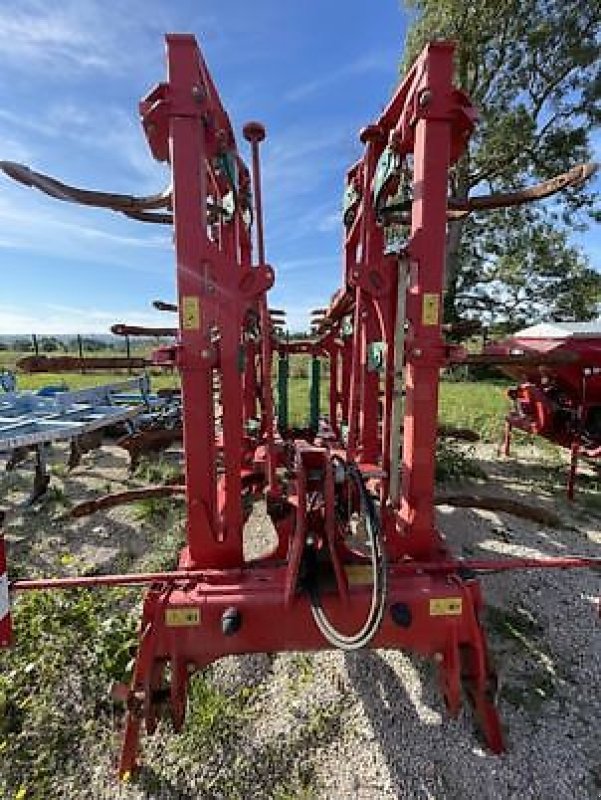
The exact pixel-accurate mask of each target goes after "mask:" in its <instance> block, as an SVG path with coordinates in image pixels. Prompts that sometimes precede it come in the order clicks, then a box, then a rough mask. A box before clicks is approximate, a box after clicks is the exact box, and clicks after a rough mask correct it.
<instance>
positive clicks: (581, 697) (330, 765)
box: [15, 447, 601, 800]
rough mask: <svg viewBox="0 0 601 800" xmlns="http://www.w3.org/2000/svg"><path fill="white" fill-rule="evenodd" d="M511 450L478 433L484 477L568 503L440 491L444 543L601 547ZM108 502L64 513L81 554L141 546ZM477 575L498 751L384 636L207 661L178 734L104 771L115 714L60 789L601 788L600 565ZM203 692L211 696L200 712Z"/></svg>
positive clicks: (229, 792)
mask: <svg viewBox="0 0 601 800" xmlns="http://www.w3.org/2000/svg"><path fill="white" fill-rule="evenodd" d="M518 452H519V453H520V463H519V464H516V463H515V462H509V463H508V462H503V461H498V460H497V459H496V457H495V455H494V452H493V449H492V448H486V447H480V448H479V450H478V457H479V460H480V463H481V464H482V466H483V467H484V469H485V470H486V472H487V474H488V476H489V481H488V482H487V483H486V485H485V486H484V487H483V486H482V485H480V486H479V491H480V492H482V490H483V489H484V490H486V491H490V492H500V493H511V494H512V495H513V496H516V497H518V498H519V497H521V498H523V499H528V500H530V501H531V502H534V501H535V498H534V497H533V495H536V496H537V497H540V502H541V503H544V504H546V505H547V506H549V507H551V508H554V509H555V510H556V511H558V512H559V513H560V514H561V515H562V518H564V519H565V521H566V526H565V528H561V529H549V528H543V527H541V526H540V525H537V524H534V523H530V522H525V521H521V520H516V519H515V518H512V517H509V516H507V515H504V514H495V513H492V512H485V511H472V510H469V509H452V508H450V507H444V506H443V507H441V508H439V524H440V528H441V530H442V531H443V532H444V534H445V535H446V537H447V539H448V542H449V544H450V546H451V548H452V549H453V550H454V551H455V552H457V553H463V554H465V555H474V556H476V557H484V556H486V555H502V554H507V555H518V556H519V555H523V556H530V555H536V556H539V555H540V556H549V555H559V554H568V553H580V554H591V555H600V551H601V522H600V517H599V513H600V510H599V509H600V507H599V506H598V505H596V506H589V505H587V504H586V503H584V501H582V500H579V501H578V502H577V503H576V504H575V505H574V507H569V506H568V504H567V503H566V502H565V501H564V499H563V497H562V496H561V495H559V494H558V493H557V492H555V494H554V495H553V494H551V493H549V492H548V491H543V490H541V491H538V490H537V489H536V485H535V484H534V483H533V479H532V476H533V474H535V473H536V474H537V475H538V472H537V469H538V468H537V466H536V463H535V461H534V458H535V457H536V455H537V453H536V451H535V450H533V449H532V448H531V447H530V448H523V449H522V450H520V449H518ZM107 453H108V455H107V456H105V457H106V458H108V461H107V462H105V463H104V466H103V463H102V458H101V459H100V461H98V459H97V458H94V459H92V457H90V461H89V462H88V463H87V464H86V465H84V466H82V467H81V468H79V478H78V480H80V481H82V483H83V485H82V487H81V493H82V496H85V495H86V493H89V491H90V490H91V489H93V488H96V491H98V490H99V489H98V487H99V486H103V485H104V483H105V482H106V480H107V476H108V479H109V480H110V481H114V482H117V481H119V480H123V475H122V473H121V472H119V470H121V468H122V467H123V464H118V463H116V462H115V458H117V457H116V455H115V453H114V452H113V451H112V449H108V451H107ZM92 463H93V465H94V471H95V472H96V477H95V478H94V477H91V476H90V472H92V470H91V469H90V464H92ZM516 475H517V477H516ZM74 477H75V478H77V476H74ZM96 481H100V483H95V482H96ZM533 486H534V489H533ZM463 488H464V490H465V488H466V487H463ZM116 513H117V512H110V515H103V516H102V521H100V522H99V521H98V517H97V518H96V520H95V521H87V522H86V523H84V524H82V523H78V524H77V525H76V526H75V524H73V525H74V527H73V528H70V527H69V529H68V530H66V532H65V528H64V527H63V528H62V530H63V534H62V535H65V536H67V537H71V538H70V542H71V547H74V546H76V545H77V543H79V545H80V550H79V551H78V552H79V555H81V557H82V558H91V559H92V560H93V559H94V558H95V557H97V555H98V551H99V550H100V548H102V547H104V548H108V549H109V550H111V549H114V550H117V551H118V552H121V550H122V548H124V547H126V548H128V553H129V555H130V556H132V554H133V556H135V555H136V553H137V552H139V547H140V545H139V544H138V545H134V544H132V536H133V534H134V533H139V532H140V526H139V524H137V526H136V523H134V521H133V520H132V518H131V517H128V515H127V512H125V511H121V512H119V513H120V514H122V515H123V516H121V517H120V516H116V517H115V516H114V515H115V514H116ZM15 514H16V512H15ZM109 520H112V523H109ZM254 524H255V526H256V527H255V532H256V531H261V530H262V531H263V535H264V536H265V543H267V541H268V540H269V539H270V533H269V531H267V530H265V528H264V526H262V525H261V510H260V509H258V510H257V517H256V519H255V520H254ZM98 527H100V528H101V529H102V530H103V531H104V534H103V535H104V539H103V541H102V543H100V542H99V541H97V539H98V537H96V544H94V545H93V547H92V548H91V550H90V547H91V545H90V541H89V540H88V541H87V542H86V540H85V534H90V533H91V532H92V531H93V530H94V528H98ZM142 527H143V526H142ZM27 528H29V526H27ZM17 529H18V526H17V528H15V530H17ZM74 531H76V533H74ZM97 533H98V531H97ZM27 534H28V530H24V531H23V532H22V533H21V534H20V535H23V536H26V535H27ZM56 535H57V536H59V534H58V533H57V534H56ZM92 541H94V540H92ZM16 546H18V542H17V543H16ZM86 548H88V549H87V550H86ZM95 548H96V549H95ZM137 548H138V549H137ZM95 554H96V555H95ZM113 555H114V554H113ZM105 557H106V560H107V563H109V564H110V562H111V559H110V558H109V557H108V556H107V554H106V553H105V554H104V555H103V556H102V559H101V560H102V561H104V560H105ZM483 583H484V592H485V599H486V601H487V606H488V611H487V618H488V619H487V625H486V627H487V631H488V633H489V643H490V648H491V651H492V655H493V658H494V660H495V663H496V666H497V670H498V672H499V675H500V679H501V689H500V697H499V706H500V711H501V715H502V718H503V722H504V725H505V729H506V734H507V742H508V750H507V752H506V753H505V754H504V755H502V756H500V757H495V756H491V755H489V754H488V753H486V752H485V751H484V750H483V749H482V747H481V745H480V744H479V741H478V739H477V736H476V734H475V733H474V728H473V722H472V719H471V717H470V714H469V712H468V711H466V710H464V711H463V712H462V713H461V715H460V717H459V719H457V720H449V719H448V718H447V717H446V716H445V715H444V713H443V710H442V701H441V698H440V696H439V693H438V690H437V685H436V679H435V674H434V671H433V666H432V664H431V663H429V662H425V661H422V660H420V659H418V658H416V657H413V656H410V655H407V654H404V653H400V652H392V651H369V652H361V653H358V654H353V655H345V654H342V653H338V652H335V653H327V652H323V653H317V654H283V655H275V656H267V655H257V656H247V657H243V658H228V659H224V660H223V661H221V662H219V663H218V664H216V665H214V666H213V667H212V668H211V669H210V670H209V671H208V679H207V680H206V681H205V683H206V686H208V687H210V692H211V693H212V694H210V697H209V699H208V700H206V701H205V704H204V705H202V706H201V705H199V706H198V707H197V706H195V705H194V704H193V706H192V711H191V713H190V715H189V720H188V724H187V726H186V728H185V730H184V732H183V734H182V735H181V736H179V737H174V736H172V735H170V734H169V733H168V732H167V731H166V730H164V729H163V728H161V727H160V728H159V731H158V732H157V734H156V735H155V736H154V737H152V738H147V739H145V740H144V742H143V746H144V751H145V758H146V763H147V764H148V767H147V768H146V769H145V770H144V772H143V773H142V776H141V779H140V781H139V782H138V783H135V784H131V785H122V786H117V785H116V784H115V782H114V781H113V779H112V777H111V776H112V774H113V773H112V770H113V767H114V761H113V756H112V755H111V750H110V739H111V738H112V737H113V735H114V738H115V740H116V737H117V729H118V720H115V722H114V727H113V729H112V730H111V729H109V730H108V731H107V735H106V736H105V737H100V738H99V739H98V740H97V741H95V742H94V741H90V743H89V745H88V747H87V758H88V759H89V760H90V762H91V763H92V765H93V768H92V777H91V780H89V781H87V782H85V783H84V782H83V781H81V780H78V778H77V772H76V771H75V772H73V771H71V772H69V776H68V777H67V778H65V780H63V781H62V782H60V783H58V784H57V793H56V797H65V798H66V797H71V798H75V797H76V798H99V800H102V799H103V798H107V800H108V798H122V799H123V800H142V798H146V800H150V799H151V798H152V800H159V799H160V798H165V799H167V798H169V799H171V798H174V799H175V798H181V799H182V800H184V798H185V799H186V800H188V799H189V800H192V798H244V800H246V798H273V800H303V799H304V800H307V798H323V799H324V800H325V799H326V798H327V799H328V800H330V799H332V800H335V799H337V798H340V799H341V800H342V799H343V798H344V799H346V798H357V800H367V799H368V798H369V799H370V800H371V799H372V798H373V799H374V800H375V798H382V799H383V800H384V799H386V798H436V799H437V800H471V798H474V799H476V798H477V800H488V798H490V799H491V800H493V798H494V800H510V798H511V799H513V798H515V800H517V799H518V798H519V800H524V799H526V798H532V800H534V799H535V798H536V800H547V798H549V799H552V800H573V799H574V798H582V799H583V800H590V799H591V798H600V797H601V745H600V743H601V691H600V685H601V624H600V622H599V607H598V599H597V598H598V597H599V595H600V594H601V586H600V581H599V575H598V574H594V573H593V572H591V571H588V570H580V571H572V572H553V571H547V572H539V573H518V572H515V573H505V574H499V575H495V576H490V577H487V578H485V579H483ZM274 624H277V623H276V622H274ZM203 685H204V684H203ZM207 703H208V704H209V705H208V706H207ZM211 704H212V705H211ZM207 707H210V708H211V709H213V710H212V712H211V714H212V716H211V718H210V719H209V720H208V721H207V718H206V716H207V711H206V708H207ZM200 709H205V710H204V711H202V710H200ZM203 715H204V716H203ZM201 719H202V725H201V724H200V720H201Z"/></svg>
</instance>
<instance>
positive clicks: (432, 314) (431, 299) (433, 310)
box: [422, 292, 440, 325]
mask: <svg viewBox="0 0 601 800" xmlns="http://www.w3.org/2000/svg"><path fill="white" fill-rule="evenodd" d="M439 305H440V297H439V296H438V295H437V294H430V293H428V292H426V293H425V294H424V296H423V299H422V325H438V307H439Z"/></svg>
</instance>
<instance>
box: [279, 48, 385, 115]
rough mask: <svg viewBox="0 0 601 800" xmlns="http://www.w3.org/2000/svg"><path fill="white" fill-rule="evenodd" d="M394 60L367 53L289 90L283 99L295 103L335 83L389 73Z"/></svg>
mask: <svg viewBox="0 0 601 800" xmlns="http://www.w3.org/2000/svg"><path fill="white" fill-rule="evenodd" d="M395 59H398V54H396V55H393V54H391V53H368V54H366V55H363V56H360V57H359V58H357V59H355V60H354V61H351V62H349V63H348V64H344V65H343V66H341V67H339V68H338V69H334V70H330V71H329V72H327V73H326V74H324V75H322V76H321V77H319V78H315V79H314V80H312V81H307V82H306V83H301V84H300V85H298V86H296V87H295V88H293V89H290V90H289V91H288V92H286V94H285V95H284V99H285V100H287V101H288V102H289V103H296V102H298V101H299V100H304V99H305V98H307V97H310V96H311V95H314V94H319V93H320V92H322V91H323V90H324V89H329V88H330V87H331V86H335V85H336V84H337V83H340V82H342V81H344V80H346V79H349V78H356V77H358V76H360V75H366V74H369V73H371V72H388V73H390V72H391V71H392V69H393V65H394V64H395Z"/></svg>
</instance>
